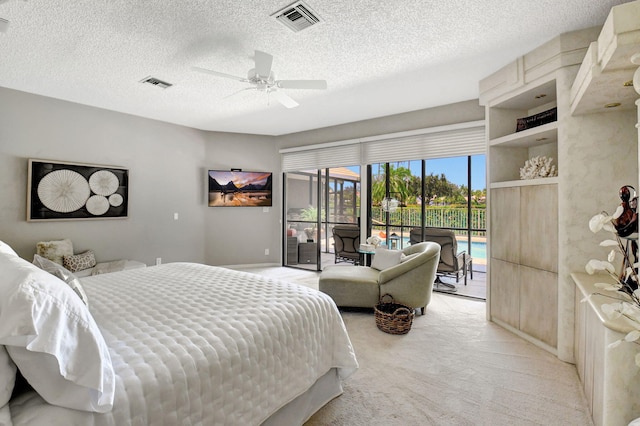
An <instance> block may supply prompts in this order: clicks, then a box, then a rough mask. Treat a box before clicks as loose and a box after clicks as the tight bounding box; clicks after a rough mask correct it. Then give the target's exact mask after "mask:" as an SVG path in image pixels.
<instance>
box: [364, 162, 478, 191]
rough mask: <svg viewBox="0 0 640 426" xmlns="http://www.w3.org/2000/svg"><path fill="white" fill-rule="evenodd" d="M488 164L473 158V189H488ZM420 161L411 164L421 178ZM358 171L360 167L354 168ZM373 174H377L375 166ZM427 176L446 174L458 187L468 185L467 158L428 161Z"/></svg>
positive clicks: (415, 173) (402, 163) (413, 172)
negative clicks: (486, 168)
mask: <svg viewBox="0 0 640 426" xmlns="http://www.w3.org/2000/svg"><path fill="white" fill-rule="evenodd" d="M400 165H401V166H404V167H407V163H406V161H405V162H401V163H400ZM485 167H486V163H485V156H484V155H474V156H472V157H471V189H485V187H486V170H485ZM420 168H421V164H420V161H419V160H418V161H412V162H411V163H410V169H411V173H412V174H414V175H416V176H420V173H421V171H420ZM352 169H353V170H354V171H356V172H357V171H358V167H355V168H352ZM373 172H374V173H375V172H376V170H375V166H374V170H373ZM426 173H427V175H429V174H431V173H433V174H434V175H436V176H439V175H440V174H444V175H445V176H446V177H447V180H448V181H449V182H453V183H455V184H457V185H466V184H467V157H451V158H437V159H432V160H427V171H426Z"/></svg>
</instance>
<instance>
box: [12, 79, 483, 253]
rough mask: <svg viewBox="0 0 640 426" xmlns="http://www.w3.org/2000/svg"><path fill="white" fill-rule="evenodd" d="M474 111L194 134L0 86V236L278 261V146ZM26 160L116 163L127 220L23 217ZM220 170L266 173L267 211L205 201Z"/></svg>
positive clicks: (16, 243)
mask: <svg viewBox="0 0 640 426" xmlns="http://www.w3.org/2000/svg"><path fill="white" fill-rule="evenodd" d="M483 118H484V109H483V108H481V107H480V106H479V105H478V101H477V100H473V101H468V102H462V103H459V104H454V105H446V106H442V107H437V108H431V109H428V110H421V111H414V112H409V113H403V114H398V115H394V116H389V117H382V118H379V119H374V120H366V121H361V122H356V123H351V124H345V125H340V126H335V127H329V128H324V129H318V130H312V131H308V132H303V133H297V134H293V135H285V136H279V137H272V136H256V135H246V134H234V133H218V132H204V131H200V130H195V129H190V128H186V127H181V126H176V125H173V124H168V123H163V122H159V121H154V120H149V119H145V118H141V117H136V116H132V115H127V114H122V113H117V112H113V111H107V110H103V109H99V108H93V107H88V106H84V105H79V104H74V103H71V102H65V101H60V100H56V99H52V98H47V97H42V96H37V95H32V94H28V93H24V92H19V91H15V90H11V89H6V88H1V87H0V182H2V185H0V240H2V241H6V242H7V243H8V244H10V245H11V246H12V247H14V248H15V249H16V251H17V252H18V254H19V255H20V256H22V257H24V258H26V259H31V258H32V256H33V253H34V251H35V244H36V243H37V242H38V241H47V240H52V239H60V238H70V239H71V240H72V241H73V243H74V248H75V251H76V252H80V251H83V250H86V249H93V250H94V251H95V252H96V256H97V258H98V260H104V261H107V260H113V259H120V258H128V259H136V260H139V261H142V262H145V263H147V264H149V265H151V264H154V263H155V259H156V258H157V257H161V258H162V260H163V262H164V263H166V262H174V261H191V262H203V263H207V264H212V265H236V264H262V263H280V261H281V260H280V259H281V255H280V253H281V246H282V236H281V234H282V232H281V230H282V223H281V215H282V173H281V171H280V155H279V153H278V149H279V148H281V147H290V146H301V145H307V144H312V143H322V142H329V141H334V140H342V139H349V138H356V137H364V136H371V135H379V134H386V133H393V132H398V131H403V130H412V129H419V128H425V127H432V126H439V125H445V124H451V123H457V122H464V121H475V120H480V119H483ZM29 158H38V159H44V160H58V161H69V162H78V163H91V164H103V165H112V166H121V167H125V168H128V169H129V203H130V204H129V217H128V218H127V219H116V220H85V221H65V222H60V221H55V222H54V221H49V222H37V223H34V222H27V221H26V204H27V199H26V198H27V197H26V193H27V163H28V159H29ZM230 168H241V169H243V170H257V171H272V172H273V188H274V198H273V207H271V208H269V209H268V211H267V212H265V211H263V209H262V208H261V207H256V208H249V207H244V208H243V207H238V208H214V207H207V201H206V182H207V181H206V171H207V170H208V169H230ZM174 213H178V214H179V220H177V221H175V220H174V219H173V216H174ZM265 249H269V255H265V254H264V253H265Z"/></svg>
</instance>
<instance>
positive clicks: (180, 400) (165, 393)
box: [0, 263, 358, 426]
mask: <svg viewBox="0 0 640 426" xmlns="http://www.w3.org/2000/svg"><path fill="white" fill-rule="evenodd" d="M81 282H82V285H83V287H84V289H85V292H86V293H87V296H88V298H89V303H90V306H91V313H92V315H93V317H94V318H95V320H96V323H97V324H98V326H99V327H100V330H101V331H102V334H103V336H104V338H105V341H106V343H107V345H108V346H109V352H110V354H111V359H112V362H113V368H114V371H115V373H116V394H115V401H114V406H113V410H112V411H111V412H108V413H105V414H96V413H88V412H83V411H76V410H70V409H67V408H61V407H55V406H53V405H49V404H47V403H46V402H45V401H44V400H42V398H40V397H39V396H38V395H37V394H35V392H31V393H28V394H25V395H22V396H20V397H18V398H16V399H15V400H13V401H12V402H11V407H10V409H11V416H12V420H13V424H14V426H22V425H29V426H34V425H36V426H40V425H43V426H44V425H47V426H50V425H52V424H56V425H90V426H119V425H134V426H136V425H154V426H157V425H167V426H168V425H172V426H173V425H178V424H183V425H209V426H217V425H221V426H222V425H225V426H226V425H243V426H244V425H247V426H249V425H253V426H256V425H260V424H261V423H262V422H264V421H265V420H266V419H267V418H268V417H270V416H271V415H272V414H273V413H275V412H276V411H277V410H278V409H279V408H281V407H282V406H284V405H285V404H287V403H288V402H289V401H291V400H293V399H294V398H295V397H297V396H298V395H301V394H302V393H304V392H305V391H306V390H307V389H308V388H309V387H310V386H312V385H313V384H314V383H315V382H316V380H317V379H318V378H319V377H321V376H323V375H324V374H325V373H327V372H328V371H329V370H330V369H332V368H337V371H338V375H339V376H340V377H341V378H346V377H348V376H349V375H351V374H352V373H353V372H354V371H355V370H356V369H357V367H358V364H357V362H356V358H355V354H354V351H353V347H352V346H351V342H350V340H349V336H348V335H347V331H346V328H345V326H344V323H343V321H342V317H341V316H340V312H339V311H338V309H337V308H336V305H335V303H333V301H332V300H331V298H330V297H329V296H327V295H326V294H323V293H320V292H318V291H316V290H313V289H310V288H307V287H302V286H299V285H296V284H291V283H286V282H282V281H278V280H274V279H271V278H266V277H262V276H259V275H254V274H249V273H245V272H238V271H232V270H229V269H224V268H218V267H213V266H206V265H200V264H192V263H169V264H165V265H160V266H154V267H152V268H140V269H130V270H125V271H123V272H120V273H117V274H104V275H98V276H93V277H87V278H83V279H82V281H81ZM2 415H3V413H2V412H1V411H0V420H1V419H2Z"/></svg>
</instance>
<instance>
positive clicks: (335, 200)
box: [283, 166, 360, 270]
mask: <svg viewBox="0 0 640 426" xmlns="http://www.w3.org/2000/svg"><path fill="white" fill-rule="evenodd" d="M284 182H285V196H284V200H285V201H284V203H285V205H284V211H285V221H286V223H285V226H284V228H285V235H284V250H283V253H284V256H283V257H284V258H283V265H284V266H293V267H298V268H304V269H311V270H321V268H322V264H323V262H324V264H329V263H334V259H335V253H334V244H333V227H334V226H335V225H356V226H358V225H359V222H360V167H359V166H352V167H334V168H327V169H321V170H303V171H296V172H287V173H285V174H284Z"/></svg>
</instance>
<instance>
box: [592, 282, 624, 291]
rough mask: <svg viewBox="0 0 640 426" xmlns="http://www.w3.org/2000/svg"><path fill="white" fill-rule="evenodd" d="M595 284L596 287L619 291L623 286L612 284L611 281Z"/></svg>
mask: <svg viewBox="0 0 640 426" xmlns="http://www.w3.org/2000/svg"><path fill="white" fill-rule="evenodd" d="M594 286H595V287H596V288H599V289H602V290H606V291H618V290H620V288H621V287H622V286H621V285H620V284H617V283H615V284H611V283H595V284H594Z"/></svg>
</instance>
